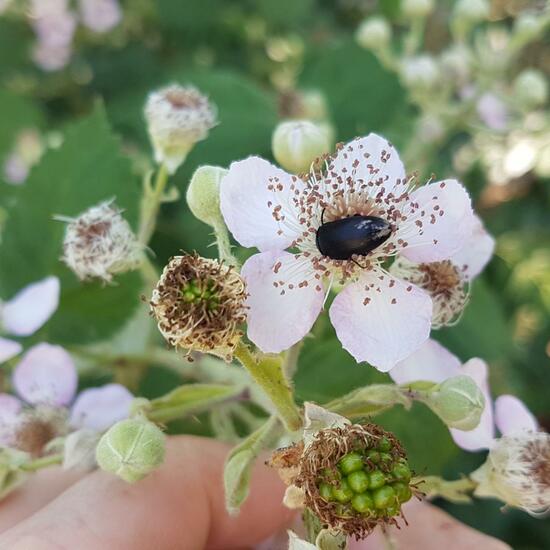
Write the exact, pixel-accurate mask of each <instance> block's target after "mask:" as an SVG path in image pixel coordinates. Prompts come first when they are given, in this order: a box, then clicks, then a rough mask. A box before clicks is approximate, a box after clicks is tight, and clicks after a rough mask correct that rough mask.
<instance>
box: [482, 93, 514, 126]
mask: <svg viewBox="0 0 550 550" xmlns="http://www.w3.org/2000/svg"><path fill="white" fill-rule="evenodd" d="M476 111H477V114H478V116H479V118H480V119H481V121H482V122H484V123H485V124H486V125H487V126H488V127H489V128H491V129H492V130H505V129H506V126H507V125H508V119H509V116H510V113H509V111H508V108H507V107H506V105H505V104H504V102H503V101H502V100H501V99H500V98H498V97H497V96H496V95H495V94H492V93H491V92H487V93H485V94H483V95H482V96H481V97H480V98H479V99H478V101H477V104H476Z"/></svg>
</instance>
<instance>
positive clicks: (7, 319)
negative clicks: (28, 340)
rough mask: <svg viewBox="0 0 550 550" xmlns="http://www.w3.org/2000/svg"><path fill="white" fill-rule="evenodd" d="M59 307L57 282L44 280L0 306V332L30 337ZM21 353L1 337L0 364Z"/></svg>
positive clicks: (33, 284) (13, 344) (18, 344)
mask: <svg viewBox="0 0 550 550" xmlns="http://www.w3.org/2000/svg"><path fill="white" fill-rule="evenodd" d="M58 305H59V279H58V278H57V277H46V278H45V279H42V280H40V281H38V282H36V283H32V284H30V285H28V286H26V287H25V288H23V289H22V290H20V291H19V292H18V293H17V294H16V295H15V296H14V297H13V298H12V299H11V300H8V301H7V302H3V303H2V302H0V330H1V331H2V332H3V333H7V334H10V335H12V336H30V335H31V334H33V333H35V332H36V331H37V330H38V329H39V328H40V327H41V326H42V325H43V324H44V323H45V322H46V321H47V320H48V319H49V318H50V317H51V316H52V315H53V313H54V312H55V310H56V309H57V306H58ZM21 350H22V346H21V344H20V343H19V342H15V341H14V340H8V339H6V338H1V337H0V363H3V362H4V361H7V360H8V359H11V358H12V357H14V356H15V355H17V354H18V353H20V352H21Z"/></svg>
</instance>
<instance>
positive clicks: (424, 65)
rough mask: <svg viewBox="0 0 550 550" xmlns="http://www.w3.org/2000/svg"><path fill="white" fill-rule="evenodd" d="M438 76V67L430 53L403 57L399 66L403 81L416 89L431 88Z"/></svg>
mask: <svg viewBox="0 0 550 550" xmlns="http://www.w3.org/2000/svg"><path fill="white" fill-rule="evenodd" d="M439 76H440V75H439V68H438V66H437V64H436V62H435V60H434V59H433V57H432V56H431V55H426V54H424V55H419V56H417V57H411V58H408V59H405V60H404V61H403V64H402V66H401V78H402V79H403V82H404V83H405V85H406V86H408V87H409V88H412V89H414V90H417V91H429V90H431V89H432V88H433V87H434V86H435V84H436V83H437V81H438V80H439Z"/></svg>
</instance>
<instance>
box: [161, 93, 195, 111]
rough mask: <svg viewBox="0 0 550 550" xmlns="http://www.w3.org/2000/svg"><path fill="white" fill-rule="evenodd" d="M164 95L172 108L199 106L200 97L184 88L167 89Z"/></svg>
mask: <svg viewBox="0 0 550 550" xmlns="http://www.w3.org/2000/svg"><path fill="white" fill-rule="evenodd" d="M164 97H165V98H166V101H168V103H170V105H172V107H174V109H194V108H197V107H200V106H201V102H200V98H199V97H197V96H195V95H193V94H190V93H188V92H187V91H185V90H169V91H168V92H166V95H165V96H164Z"/></svg>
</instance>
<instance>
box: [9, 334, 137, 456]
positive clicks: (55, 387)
mask: <svg viewBox="0 0 550 550" xmlns="http://www.w3.org/2000/svg"><path fill="white" fill-rule="evenodd" d="M12 385H13V388H14V390H15V393H16V394H17V396H14V395H9V394H0V445H6V446H16V445H17V444H18V436H19V435H20V434H21V432H22V428H24V427H25V426H29V425H32V424H33V423H34V424H35V425H37V426H40V429H42V430H44V429H45V430H46V435H50V436H55V435H62V434H64V433H67V432H68V431H72V430H76V429H89V430H93V431H97V432H101V431H103V430H105V429H107V428H108V427H110V426H111V425H112V424H114V423H115V422H117V421H118V420H121V419H123V418H126V417H127V416H128V414H129V412H130V404H131V402H132V400H133V396H132V394H131V393H130V392H129V391H128V390H127V389H126V388H124V387H123V386H121V385H119V384H107V385H105V386H102V387H99V388H90V389H86V390H84V391H82V392H80V394H79V395H78V396H76V390H77V385H78V375H77V371H76V367H75V365H74V362H73V360H72V358H71V356H70V355H69V354H68V353H67V352H66V351H65V350H64V349H63V348H62V347H61V346H53V345H51V344H46V343H41V344H37V345H36V346H33V347H32V348H30V349H29V350H28V351H27V352H26V353H25V355H23V357H22V359H21V361H20V362H19V363H18V365H17V366H16V367H15V369H14V372H13V375H12ZM75 397H76V399H75ZM38 434H39V430H38V429H35V430H34V432H33V435H38ZM27 435H28V433H27ZM41 442H42V443H43V442H44V441H41ZM27 443H28V441H27Z"/></svg>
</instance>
